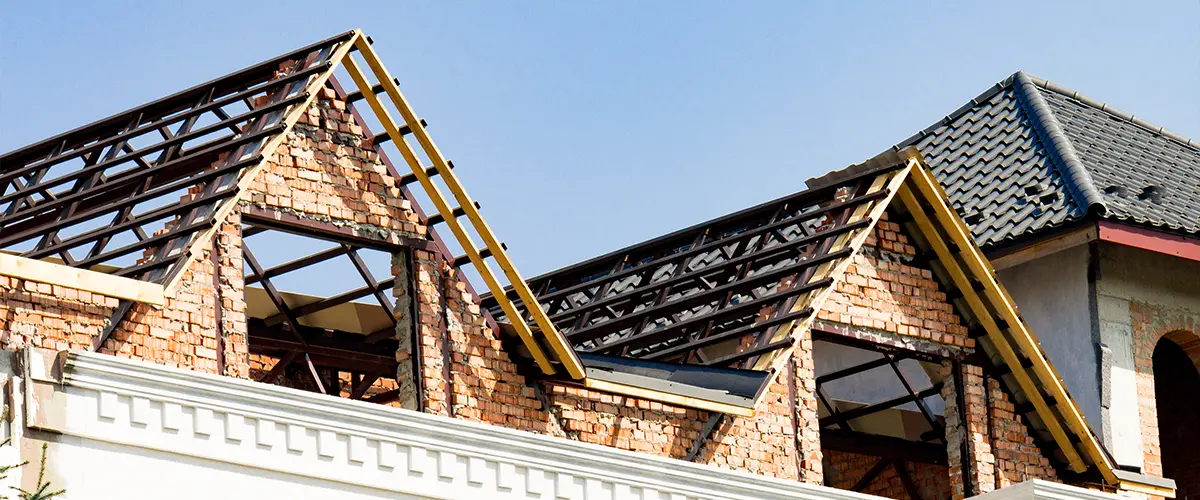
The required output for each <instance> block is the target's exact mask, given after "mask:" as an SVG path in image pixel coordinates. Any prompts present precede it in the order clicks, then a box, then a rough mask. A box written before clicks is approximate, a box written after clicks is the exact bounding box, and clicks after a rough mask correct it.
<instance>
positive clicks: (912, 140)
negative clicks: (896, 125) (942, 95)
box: [889, 75, 1015, 151]
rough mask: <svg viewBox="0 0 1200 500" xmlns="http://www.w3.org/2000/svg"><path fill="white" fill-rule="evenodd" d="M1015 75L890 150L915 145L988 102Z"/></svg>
mask: <svg viewBox="0 0 1200 500" xmlns="http://www.w3.org/2000/svg"><path fill="white" fill-rule="evenodd" d="M1014 76H1015V75H1009V76H1008V77H1007V78H1005V79H1003V80H1000V81H999V82H997V83H996V84H995V85H992V86H991V87H988V89H987V90H985V91H983V92H980V93H979V95H977V96H975V98H974V99H971V100H970V101H967V103H966V104H964V105H962V106H960V107H959V108H958V109H956V110H954V111H951V112H950V114H948V115H946V116H944V117H942V119H941V120H938V121H937V123H934V124H933V125H930V126H928V127H925V128H924V129H922V130H921V131H920V132H917V133H915V134H913V135H911V136H909V138H907V139H905V140H903V141H900V142H899V143H897V144H896V145H894V146H892V147H891V149H889V151H900V150H902V149H904V148H907V147H909V146H912V145H915V144H916V143H917V142H918V141H920V140H921V139H923V138H924V137H925V136H927V135H929V134H931V133H933V131H934V130H936V129H937V128H938V127H941V126H942V125H946V124H948V123H950V122H953V121H954V120H957V119H958V117H960V116H962V115H964V114H966V113H967V112H968V111H970V110H971V109H972V108H974V107H975V106H978V105H980V104H982V103H984V102H987V100H988V99H991V98H992V96H994V95H996V93H997V92H1000V91H1001V90H1004V89H1006V88H1008V87H1009V86H1011V85H1012V82H1013V77H1014Z"/></svg>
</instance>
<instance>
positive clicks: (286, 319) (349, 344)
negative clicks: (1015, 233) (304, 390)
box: [242, 215, 424, 402]
mask: <svg viewBox="0 0 1200 500" xmlns="http://www.w3.org/2000/svg"><path fill="white" fill-rule="evenodd" d="M242 222H243V228H242V229H243V230H242V233H243V235H247V234H249V235H259V234H263V233H268V232H276V233H287V234H290V235H293V236H300V237H303V238H306V239H311V240H318V241H322V242H327V243H331V244H333V246H332V247H329V248H327V249H325V250H321V251H318V252H316V253H313V254H311V255H307V256H304V257H300V258H297V259H293V260H291V261H288V262H285V263H282V264H279V265H275V266H272V267H269V268H268V267H266V266H264V265H263V264H262V263H260V262H259V260H258V259H257V258H256V257H255V255H254V253H252V252H251V250H250V247H249V244H248V242H247V241H246V238H249V236H244V237H243V241H242V249H243V257H244V258H245V261H246V265H247V267H248V273H247V274H246V275H245V276H244V277H243V281H244V282H245V283H246V284H247V285H251V284H253V285H258V286H260V287H261V288H262V289H263V291H264V292H265V293H266V294H267V298H268V299H269V300H270V301H271V304H272V305H273V306H274V308H275V310H276V311H277V312H276V314H274V315H271V316H269V317H266V318H250V322H249V327H250V328H249V334H250V335H249V344H250V352H251V353H255V354H266V355H269V356H272V357H275V358H277V359H278V361H277V362H276V365H275V366H274V367H273V368H272V370H270V372H268V373H267V374H265V375H263V376H262V377H261V379H260V381H263V382H271V381H273V380H274V379H275V378H277V377H278V376H279V375H281V374H282V373H284V371H285V370H287V369H288V368H289V367H290V366H291V365H293V364H295V363H303V366H302V367H301V368H302V370H303V371H306V372H308V373H307V375H308V376H309V377H311V378H312V380H313V382H314V384H315V385H316V387H317V388H318V390H320V391H321V392H328V393H331V394H332V393H333V391H334V390H335V389H337V388H336V387H333V386H331V385H330V384H331V381H336V380H337V377H336V372H339V371H342V372H350V373H352V374H357V375H356V376H357V377H358V380H357V381H356V382H355V383H354V384H352V388H351V393H350V394H351V398H352V399H362V398H363V395H364V394H365V393H366V391H367V390H368V389H369V388H370V386H371V385H372V384H373V383H374V382H375V381H378V380H379V379H380V378H394V377H395V372H396V364H397V363H396V360H395V350H396V346H397V344H396V341H395V331H396V325H397V324H399V322H400V321H409V322H413V327H414V328H415V327H416V325H415V316H413V315H411V313H410V311H396V310H395V307H394V304H393V303H392V301H391V299H389V298H388V297H387V295H386V292H388V291H389V290H391V288H392V287H393V286H396V283H395V279H394V278H393V277H388V278H386V279H383V280H379V279H377V278H376V277H375V276H374V274H372V273H371V270H370V268H369V267H368V266H367V264H366V262H365V261H364V260H363V259H362V257H361V256H360V255H359V252H360V251H363V250H365V249H368V246H369V248H370V249H372V250H386V251H390V252H409V251H411V250H412V249H413V247H412V246H406V245H404V244H397V243H387V242H383V241H363V240H362V238H361V237H357V236H352V235H347V234H342V233H340V232H339V231H338V228H336V227H335V226H333V225H332V224H328V223H322V222H314V221H306V222H304V223H297V222H292V221H289V220H276V219H264V218H262V217H256V216H254V215H250V216H243V218H242ZM404 241H405V242H408V240H404ZM413 243H415V246H416V247H418V248H424V242H413ZM364 245H368V246H364ZM334 259H345V260H347V261H348V262H349V264H351V265H352V266H353V268H354V269H355V271H356V272H357V274H358V275H359V277H360V278H361V279H362V280H363V283H364V286H363V287H360V288H356V289H354V290H351V291H350V292H346V293H342V294H338V295H334V296H331V297H326V298H324V299H321V300H318V301H316V302H313V303H310V304H305V305H302V306H298V307H293V306H289V305H288V304H287V302H286V300H285V298H284V297H283V294H282V293H281V292H280V291H279V290H278V289H277V288H276V286H275V284H274V283H273V282H272V280H273V279H278V278H281V277H285V276H289V275H292V274H299V275H306V273H309V272H310V271H312V268H313V266H317V265H319V264H322V263H326V262H329V261H331V260H334ZM404 286H408V285H404ZM365 297H373V298H374V300H375V301H376V302H378V304H379V305H380V306H381V307H382V309H383V310H384V311H385V313H386V315H387V318H388V320H389V325H390V326H389V327H386V328H384V329H383V330H380V331H377V332H370V333H368V334H363V333H352V332H342V331H327V330H323V329H320V328H314V327H308V326H305V325H304V322H303V321H302V320H303V319H304V318H306V317H308V316H311V315H314V314H317V313H319V312H322V311H325V310H327V309H329V308H331V307H335V306H337V305H340V304H345V303H348V302H350V301H353V300H356V299H360V298H365ZM410 316H411V317H410ZM330 373H332V374H333V375H332V376H331V375H329V374H330ZM323 374H324V375H323ZM376 400H377V401H378V400H379V398H376ZM388 401H390V400H388ZM384 402H387V401H384Z"/></svg>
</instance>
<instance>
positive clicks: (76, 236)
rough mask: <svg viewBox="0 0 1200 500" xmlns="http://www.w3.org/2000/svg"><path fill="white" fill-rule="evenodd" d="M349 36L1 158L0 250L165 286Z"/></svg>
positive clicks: (328, 72) (327, 70)
mask: <svg viewBox="0 0 1200 500" xmlns="http://www.w3.org/2000/svg"><path fill="white" fill-rule="evenodd" d="M355 35H356V32H347V33H343V34H341V35H338V36H335V37H333V38H329V39H327V40H323V41H321V42H318V43H315V44H312V45H309V46H307V47H303V48H301V49H298V50H295V51H292V52H289V53H287V54H284V55H282V56H279V57H276V58H272V59H270V60H267V61H263V62H262V63H260V64H257V65H254V66H251V67H249V68H246V69H243V70H241V71H238V72H235V73H232V74H230V75H226V76H225V77H222V78H219V79H216V80H213V81H210V82H207V83H205V84H202V85H198V86H196V87H193V88H191V89H188V90H185V91H182V92H179V93H176V94H174V95H171V96H168V97H165V98H162V99H159V100H156V101H154V102H151V103H148V104H145V105H142V106H139V107H137V108H134V109H130V110H127V111H125V112H122V113H118V114H116V115H114V116H111V117H109V118H105V119H102V120H99V121H97V122H94V123H91V124H89V125H86V126H83V127H80V128H78V129H75V130H72V131H69V132H66V133H63V134H59V135H58V136H55V137H51V138H49V139H46V140H43V141H40V142H37V143H34V144H31V145H28V146H26V147H23V148H20V149H17V150H14V151H11V152H8V153H5V154H3V155H0V165H3V166H2V167H0V250H7V251H10V252H15V253H17V254H19V255H21V256H23V257H28V258H34V259H42V258H48V257H56V258H57V259H58V260H59V261H60V262H62V263H63V264H64V265H68V266H73V267H79V268H91V267H94V266H97V265H105V266H112V268H116V269H117V270H116V271H115V274H118V275H120V276H127V277H133V278H137V279H142V280H146V281H151V282H158V283H167V282H168V281H169V280H170V278H171V277H173V276H176V275H178V270H179V268H180V267H181V266H180V264H181V263H182V262H184V261H186V260H187V259H186V257H187V254H188V252H189V251H190V250H191V247H192V245H193V244H194V243H195V242H196V241H199V240H200V238H198V235H199V234H200V233H202V232H206V231H208V230H210V229H211V228H212V227H213V226H214V225H215V224H216V223H217V222H218V221H219V220H220V217H219V214H220V212H221V207H222V206H223V205H228V201H229V199H230V198H232V197H234V196H236V195H237V193H238V191H239V187H238V185H239V183H240V182H241V181H242V180H243V179H242V177H243V176H244V174H245V173H246V172H247V171H248V170H249V169H251V168H253V167H255V166H256V165H259V164H260V163H261V162H262V160H263V158H264V155H265V153H266V149H267V148H268V146H269V143H271V141H272V140H275V139H277V138H278V137H279V136H281V135H282V133H283V132H284V131H285V130H286V129H287V127H288V126H289V125H288V122H287V120H286V119H285V118H286V117H288V116H289V115H291V114H293V113H294V112H295V111H297V110H298V109H299V108H302V107H304V106H305V104H306V103H307V102H309V101H310V100H311V98H312V97H314V96H313V95H312V92H311V90H312V89H311V88H310V87H315V86H316V85H318V84H321V83H323V82H324V81H325V80H326V79H328V77H329V76H330V75H331V74H332V73H331V70H332V68H333V64H334V62H335V60H334V59H335V58H336V57H337V55H338V54H344V53H345V52H346V51H348V50H349V48H350V47H349V45H348V42H350V41H351V40H352V39H353V38H354V37H355ZM317 88H319V87H317Z"/></svg>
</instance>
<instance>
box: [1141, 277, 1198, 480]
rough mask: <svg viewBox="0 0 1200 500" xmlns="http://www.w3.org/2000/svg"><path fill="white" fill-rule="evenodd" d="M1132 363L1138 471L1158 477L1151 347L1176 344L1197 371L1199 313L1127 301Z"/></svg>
mask: <svg viewBox="0 0 1200 500" xmlns="http://www.w3.org/2000/svg"><path fill="white" fill-rule="evenodd" d="M1129 316H1130V320H1131V321H1132V326H1133V339H1132V340H1133V363H1134V369H1135V370H1136V371H1137V396H1138V416H1139V417H1140V420H1141V425H1142V453H1143V457H1144V460H1145V462H1144V466H1143V469H1142V472H1143V473H1144V474H1147V475H1151V476H1156V477H1162V474H1163V470H1162V449H1161V448H1160V446H1159V443H1160V441H1159V418H1158V405H1157V401H1156V399H1155V388H1154V348H1155V347H1157V346H1158V343H1159V342H1161V341H1162V340H1163V339H1167V340H1170V341H1172V342H1175V343H1176V344H1178V345H1179V346H1180V347H1181V348H1183V349H1184V352H1185V353H1187V354H1188V357H1189V358H1191V359H1192V361H1193V362H1194V363H1195V366H1196V367H1197V370H1200V314H1198V313H1193V312H1191V311H1187V310H1183V309H1177V308H1169V307H1163V306H1158V305H1155V304H1149V303H1145V302H1137V301H1130V303H1129Z"/></svg>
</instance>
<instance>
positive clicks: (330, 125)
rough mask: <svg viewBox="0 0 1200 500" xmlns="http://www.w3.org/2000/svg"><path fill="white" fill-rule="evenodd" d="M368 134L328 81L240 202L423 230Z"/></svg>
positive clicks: (392, 229) (371, 232)
mask: <svg viewBox="0 0 1200 500" xmlns="http://www.w3.org/2000/svg"><path fill="white" fill-rule="evenodd" d="M365 140H366V139H365V137H364V136H363V129H362V127H361V126H360V125H359V124H358V123H356V122H355V120H354V118H353V116H352V115H351V114H350V113H349V112H347V111H346V103H345V102H344V101H341V100H339V99H337V98H336V96H335V94H334V92H333V90H332V89H325V91H324V92H323V93H322V94H321V96H320V97H319V98H318V99H317V101H316V102H315V103H314V104H313V106H311V107H310V108H309V109H308V112H307V113H305V114H303V115H301V118H300V121H299V122H298V123H297V124H296V125H295V126H294V127H293V130H292V132H290V133H289V134H288V136H287V138H286V140H285V141H284V142H283V144H281V145H280V146H279V147H278V148H277V149H276V151H275V154H274V155H272V156H271V158H269V159H268V161H267V165H266V167H265V168H264V169H263V170H262V171H260V172H259V174H258V177H257V178H256V179H255V182H254V183H252V184H251V186H250V190H249V192H248V193H246V194H244V195H243V196H242V201H243V203H250V204H253V205H255V206H258V207H263V208H269V209H272V210H274V211H276V212H280V213H286V214H290V215H294V216H299V217H302V218H305V219H309V220H314V221H319V222H327V223H331V224H333V225H335V226H340V227H344V228H349V229H354V230H358V231H359V232H360V234H362V235H365V236H371V237H377V238H385V239H386V238H387V237H388V236H391V235H403V236H411V237H416V238H424V237H425V226H424V225H422V224H421V223H420V221H419V219H418V217H417V215H416V213H415V212H414V211H413V209H412V204H411V202H409V201H408V200H407V199H405V198H404V196H403V195H402V193H401V191H400V186H399V184H398V183H397V179H395V178H394V177H392V176H391V175H389V173H388V170H387V167H386V166H385V165H384V164H383V162H382V160H381V159H380V157H379V153H376V152H375V151H374V150H373V149H371V148H370V147H364V146H368V145H367V144H366V143H365Z"/></svg>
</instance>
